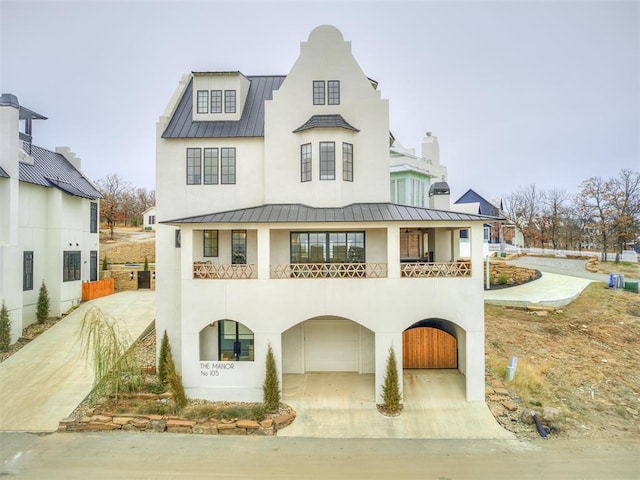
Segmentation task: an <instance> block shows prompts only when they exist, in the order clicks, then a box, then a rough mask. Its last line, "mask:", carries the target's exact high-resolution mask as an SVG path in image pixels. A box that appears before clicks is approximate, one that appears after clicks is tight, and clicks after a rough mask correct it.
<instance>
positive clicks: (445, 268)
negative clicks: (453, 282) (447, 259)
mask: <svg viewBox="0 0 640 480" xmlns="http://www.w3.org/2000/svg"><path fill="white" fill-rule="evenodd" d="M400 272H401V273H400V274H401V275H402V276H403V277H412V278H424V277H470V276H471V262H451V263H432V262H411V263H403V264H402V265H401V266H400Z"/></svg>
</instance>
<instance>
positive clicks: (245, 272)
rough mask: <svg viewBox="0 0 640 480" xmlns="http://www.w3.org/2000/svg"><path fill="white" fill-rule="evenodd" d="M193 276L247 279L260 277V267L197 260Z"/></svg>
mask: <svg viewBox="0 0 640 480" xmlns="http://www.w3.org/2000/svg"><path fill="white" fill-rule="evenodd" d="M193 278H219V279H223V280H228V279H247V278H258V269H257V268H256V266H255V265H251V264H246V265H245V264H235V265H234V264H226V265H217V264H213V263H203V262H195V263H194V264H193Z"/></svg>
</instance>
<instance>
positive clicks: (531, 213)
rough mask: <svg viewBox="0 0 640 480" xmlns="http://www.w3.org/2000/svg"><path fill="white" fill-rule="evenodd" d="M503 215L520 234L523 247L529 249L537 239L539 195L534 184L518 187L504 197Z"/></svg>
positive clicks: (538, 231) (538, 230)
mask: <svg viewBox="0 0 640 480" xmlns="http://www.w3.org/2000/svg"><path fill="white" fill-rule="evenodd" d="M505 200H506V202H505V209H504V214H505V216H506V218H507V220H509V221H510V222H512V223H513V224H514V225H515V226H516V228H517V229H518V230H520V231H521V232H522V237H523V239H524V246H525V247H530V246H531V245H532V243H533V242H534V241H535V240H536V239H537V238H538V237H539V233H540V229H539V225H538V223H539V221H540V218H539V213H540V205H541V195H540V192H539V191H538V189H537V188H536V186H535V184H531V185H529V186H527V187H519V188H518V190H516V191H515V192H514V193H511V194H510V195H508V196H507V197H506V199H505Z"/></svg>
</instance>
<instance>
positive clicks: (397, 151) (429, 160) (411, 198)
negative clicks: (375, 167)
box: [390, 132, 447, 207]
mask: <svg viewBox="0 0 640 480" xmlns="http://www.w3.org/2000/svg"><path fill="white" fill-rule="evenodd" d="M390 157H391V169H390V170H391V181H390V182H391V185H390V186H391V192H390V194H391V202H392V203H397V204H400V205H411V206H413V207H428V206H429V189H430V188H431V185H433V184H434V183H436V182H446V181H447V167H445V166H443V165H440V146H439V145H438V138H437V137H436V136H435V135H432V134H431V132H427V134H426V135H425V137H424V138H423V139H422V156H417V155H416V153H415V150H414V149H413V148H411V149H408V148H405V147H404V146H402V145H401V144H400V142H398V141H397V140H394V141H393V144H392V145H391V148H390Z"/></svg>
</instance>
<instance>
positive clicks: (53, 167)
mask: <svg viewBox="0 0 640 480" xmlns="http://www.w3.org/2000/svg"><path fill="white" fill-rule="evenodd" d="M26 147H27V146H26V145H25V148H26ZM31 156H32V157H33V165H31V164H28V163H23V162H20V164H19V166H18V169H19V174H20V180H21V181H23V182H27V183H32V184H35V185H42V186H43V187H56V188H59V189H60V190H62V191H64V192H66V193H68V194H70V195H75V196H77V197H84V198H91V199H94V198H102V194H101V193H100V192H99V191H98V190H97V189H96V188H95V187H94V186H93V184H92V183H91V182H90V181H89V180H88V179H87V178H85V177H84V176H83V175H82V173H81V172H80V171H78V170H77V169H76V168H75V167H74V166H73V165H71V163H69V161H68V160H67V159H66V158H65V157H64V155H61V154H59V153H55V152H51V151H50V150H46V149H44V148H40V147H38V146H36V145H31Z"/></svg>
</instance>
